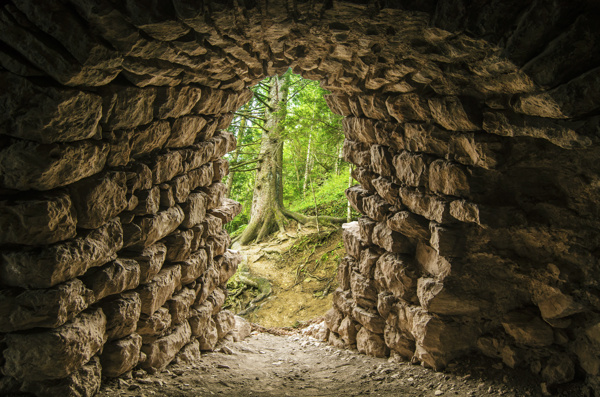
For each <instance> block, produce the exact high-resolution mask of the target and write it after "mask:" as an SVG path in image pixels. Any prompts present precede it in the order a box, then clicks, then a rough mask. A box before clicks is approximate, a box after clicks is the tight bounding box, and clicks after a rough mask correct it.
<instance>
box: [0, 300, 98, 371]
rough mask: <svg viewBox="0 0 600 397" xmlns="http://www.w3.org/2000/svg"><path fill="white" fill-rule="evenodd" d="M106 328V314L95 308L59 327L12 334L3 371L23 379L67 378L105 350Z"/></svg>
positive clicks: (7, 340) (8, 341)
mask: <svg viewBox="0 0 600 397" xmlns="http://www.w3.org/2000/svg"><path fill="white" fill-rule="evenodd" d="M105 327H106V317H105V316H104V313H103V312H102V310H101V309H94V310H90V311H87V312H84V313H81V314H80V315H79V316H77V317H75V318H74V319H73V320H72V321H71V322H68V323H66V324H64V325H62V326H60V327H58V328H55V329H50V330H43V331H36V332H29V333H27V334H16V333H13V334H8V335H6V337H5V339H6V344H7V346H8V347H7V349H6V350H4V352H3V355H4V359H5V360H6V362H5V364H4V368H3V371H4V373H5V374H6V375H9V376H12V377H14V378H17V379H19V380H22V381H25V380H27V381H40V380H49V379H60V378H65V377H67V376H68V375H70V374H72V373H73V372H75V371H77V370H78V369H79V368H81V366H83V364H85V363H86V362H88V361H89V360H90V359H91V358H92V356H93V355H94V354H96V353H97V352H98V351H99V350H100V349H102V346H103V345H104V343H105V342H106V335H105Z"/></svg>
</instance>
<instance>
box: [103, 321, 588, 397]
mask: <svg viewBox="0 0 600 397" xmlns="http://www.w3.org/2000/svg"><path fill="white" fill-rule="evenodd" d="M460 365H461V366H460V367H459V366H458V365H455V366H454V367H452V368H450V369H449V370H448V371H447V372H446V373H440V372H434V371H431V370H427V369H425V368H422V367H420V366H416V365H411V364H407V363H397V362H393V361H390V360H387V359H380V358H373V357H367V356H364V355H361V354H358V353H357V352H356V351H352V350H339V349H336V348H334V347H331V346H329V345H327V344H325V343H323V342H320V341H317V340H316V339H314V338H312V337H307V336H303V335H301V334H295V335H288V336H275V335H271V334H267V333H257V332H254V333H252V335H251V336H250V337H248V338H247V339H245V340H244V341H242V342H237V343H230V344H229V345H228V346H227V347H226V348H224V349H223V351H221V352H216V353H206V354H203V356H202V359H201V361H199V362H197V363H193V364H187V365H172V366H170V367H168V368H167V370H166V371H164V372H162V373H160V374H156V375H152V376H150V375H147V374H145V373H143V371H138V372H136V373H134V374H133V377H132V378H130V379H120V380H113V381H109V382H108V383H106V384H104V385H103V387H102V389H101V391H100V393H99V394H98V396H101V397H114V396H128V397H134V396H136V397H139V396H166V397H176V396H177V397H179V396H190V397H191V396H212V395H221V396H278V397H279V396H364V395H372V396H461V397H465V396H466V397H473V396H505V397H506V396H509V397H521V396H541V395H542V394H541V392H540V386H539V384H537V383H536V382H535V380H534V379H530V378H526V377H524V376H526V375H524V374H522V373H521V372H523V371H514V370H507V369H506V368H505V369H501V368H499V367H496V368H494V367H493V366H492V363H491V362H488V361H486V360H484V359H475V361H473V360H466V361H464V362H461V364H460ZM527 373H528V371H527ZM555 395H560V396H565V397H566V396H570V397H577V396H581V395H582V393H581V391H580V389H578V388H577V387H576V385H572V386H571V387H570V389H569V390H563V391H561V392H559V393H558V394H555Z"/></svg>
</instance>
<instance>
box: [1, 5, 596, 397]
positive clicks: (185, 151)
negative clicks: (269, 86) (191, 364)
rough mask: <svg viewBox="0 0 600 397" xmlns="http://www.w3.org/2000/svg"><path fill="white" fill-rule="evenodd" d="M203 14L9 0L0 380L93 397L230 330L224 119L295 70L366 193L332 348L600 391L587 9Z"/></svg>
mask: <svg viewBox="0 0 600 397" xmlns="http://www.w3.org/2000/svg"><path fill="white" fill-rule="evenodd" d="M192 3H193V4H192ZM192 3H190V2H186V1H181V0H172V1H162V0H161V1H158V0H157V1H150V2H148V1H138V0H127V1H116V0H115V1H113V0H94V1H91V0H51V1H50V0H49V1H43V2H39V1H34V0H19V1H8V2H4V3H3V4H2V6H1V7H0V44H1V45H0V91H1V93H0V194H1V197H0V248H1V254H0V255H1V262H0V284H1V287H0V298H1V299H0V315H1V319H2V321H0V327H1V328H0V333H1V334H2V337H1V338H0V351H1V354H0V367H1V368H2V375H3V377H2V378H1V381H0V382H1V387H0V390H3V391H5V390H8V391H12V390H15V389H20V390H23V391H28V392H33V393H34V394H38V395H57V394H61V395H69V394H70V395H91V394H93V393H94V392H95V390H97V388H98V387H99V385H100V377H101V376H109V377H110V376H118V375H119V374H122V373H124V372H126V371H128V370H129V369H130V368H132V367H134V366H136V365H138V366H140V367H141V368H144V369H147V370H149V371H154V370H159V369H161V368H164V366H165V365H167V364H168V363H169V362H170V361H171V360H172V359H173V358H174V357H175V354H176V353H177V351H179V350H181V349H182V348H184V347H185V346H187V347H185V348H184V349H185V352H186V354H187V355H189V356H190V357H192V356H194V355H195V354H194V353H195V352H197V351H198V350H199V349H201V350H206V349H208V350H210V349H211V348H213V347H214V345H215V343H216V341H217V340H218V339H220V338H222V337H224V336H225V335H226V334H227V332H228V330H229V329H230V328H231V326H232V316H231V314H230V313H228V312H226V311H225V312H224V311H222V310H220V308H221V306H222V304H223V301H224V299H225V296H226V290H225V289H224V288H223V286H224V284H225V282H226V280H227V279H228V278H229V276H230V275H231V274H232V273H233V272H234V271H235V267H236V265H237V262H238V261H239V256H238V255H237V254H235V253H233V252H231V251H228V250H227V246H228V244H229V237H228V236H227V233H225V232H224V231H223V228H222V226H223V224H224V223H226V222H228V221H230V220H231V219H232V217H233V216H235V214H236V213H237V212H239V210H240V207H239V205H238V204H237V203H234V202H232V201H230V200H227V199H225V198H224V186H223V184H222V183H220V181H221V180H222V178H223V177H224V176H225V175H226V174H227V171H228V166H227V162H225V161H224V160H223V159H222V157H223V155H224V154H225V153H226V152H227V151H229V150H232V149H233V148H234V147H235V140H234V139H233V136H232V135H231V134H229V133H227V132H224V131H223V129H225V128H226V127H227V126H228V125H229V123H230V122H231V120H232V117H233V112H234V111H235V110H236V109H237V108H238V107H239V106H241V105H242V104H243V103H244V102H246V101H248V100H249V99H250V96H251V93H250V92H249V90H248V88H249V87H251V86H252V85H254V84H256V83H257V82H259V81H260V80H261V79H263V78H264V77H267V76H271V75H274V74H278V73H282V72H284V71H285V70H287V68H289V67H292V68H293V70H294V72H296V73H299V74H301V75H302V76H304V77H305V78H311V79H315V80H320V83H321V86H323V87H324V88H326V89H328V90H330V91H331V94H330V95H328V96H327V98H326V99H327V101H328V104H329V106H330V107H331V109H332V110H333V111H334V112H336V113H338V114H340V115H343V116H344V117H345V119H344V130H345V134H346V141H345V143H344V156H345V158H346V159H347V160H348V161H349V162H351V163H353V164H354V165H355V169H354V171H353V175H354V177H355V179H356V180H357V181H358V182H359V183H360V185H358V186H355V187H353V188H350V189H348V191H347V196H348V199H349V201H350V203H351V204H352V205H353V206H354V208H355V209H356V210H357V211H358V212H360V213H361V214H362V217H361V219H360V220H359V221H358V222H357V223H353V224H350V225H347V226H346V229H345V232H344V242H345V244H346V250H347V253H348V256H347V257H346V258H345V260H344V261H343V262H342V264H341V266H340V271H339V281H340V289H339V290H338V291H336V292H335V299H334V307H333V309H332V310H331V311H330V312H329V313H328V316H327V324H328V326H329V329H330V336H329V337H330V340H331V342H332V343H334V344H336V345H339V346H356V347H357V348H358V349H359V350H360V351H361V352H365V353H367V354H373V355H378V356H385V355H388V354H394V355H399V356H401V357H403V358H405V359H407V360H414V361H418V362H421V363H423V364H424V365H427V366H430V367H433V368H436V369H441V368H443V367H444V366H445V365H446V364H447V363H448V362H449V361H451V360H453V359H456V358H458V357H460V356H461V355H464V354H472V353H477V352H478V353H483V354H485V355H488V356H491V357H495V358H497V359H498V360H501V361H502V362H503V363H504V364H506V365H508V366H511V367H523V368H528V369H530V370H531V371H533V372H534V373H536V374H540V375H541V376H542V377H543V378H544V380H545V381H546V382H547V383H549V384H555V383H562V382H567V381H569V380H571V379H573V377H574V375H575V373H576V372H582V373H585V374H586V376H587V379H588V381H589V382H590V384H591V385H592V386H593V387H595V388H596V389H598V379H599V378H598V377H599V376H600V359H599V357H600V336H599V335H600V334H599V332H600V331H599V329H600V327H599V326H598V324H600V317H599V315H598V313H599V312H600V300H599V299H598V285H597V280H598V279H600V270H599V268H598V252H600V237H599V236H600V233H599V230H600V222H599V219H600V207H599V205H598V199H597V198H598V197H599V196H600V183H599V180H600V176H599V175H600V166H599V164H600V163H599V162H598V161H597V159H598V158H600V150H599V149H598V148H599V145H598V143H599V141H600V136H599V135H598V126H599V118H598V111H599V110H600V108H599V103H600V99H599V97H598V92H600V83H599V81H600V80H599V78H598V76H599V69H598V66H599V65H600V59H599V58H598V55H597V54H600V48H599V47H600V41H599V40H598V37H600V31H599V29H600V27H599V26H598V24H597V23H596V20H597V16H598V15H600V13H599V11H598V8H597V6H595V5H594V4H593V2H588V1H574V2H569V3H568V4H567V3H565V2H543V1H539V2H531V3H527V2H525V3H519V4H516V3H514V2H506V1H504V0H494V1H485V2H478V1H476V2H472V3H468V2H462V1H455V2H447V1H404V2H401V4H399V2H389V4H388V2H385V1H380V2H366V1H365V2H364V4H363V2H360V1H353V2H341V1H333V2H303V1H269V2H261V1H259V2H246V1H236V2H212V1H206V2H203V3H202V6H200V5H199V4H196V3H194V2H192ZM467 3H468V4H467ZM196 356H197V354H196Z"/></svg>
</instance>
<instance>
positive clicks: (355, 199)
mask: <svg viewBox="0 0 600 397" xmlns="http://www.w3.org/2000/svg"><path fill="white" fill-rule="evenodd" d="M373 190H374V189H373ZM370 195H371V194H370V193H369V191H368V190H366V189H364V188H363V187H361V186H360V185H356V186H352V187H349V188H348V189H346V197H347V198H348V202H349V203H350V205H351V206H352V207H353V208H354V209H355V210H356V211H358V212H360V213H361V214H364V213H365V210H364V208H363V200H364V199H365V197H369V196H370Z"/></svg>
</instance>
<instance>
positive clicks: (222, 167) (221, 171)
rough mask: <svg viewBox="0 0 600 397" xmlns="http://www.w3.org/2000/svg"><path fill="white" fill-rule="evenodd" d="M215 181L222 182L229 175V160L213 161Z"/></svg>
mask: <svg viewBox="0 0 600 397" xmlns="http://www.w3.org/2000/svg"><path fill="white" fill-rule="evenodd" d="M212 164H213V182H220V181H221V180H222V179H223V178H225V177H226V176H227V175H229V161H227V160H225V159H217V160H215V161H213V163H212Z"/></svg>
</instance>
